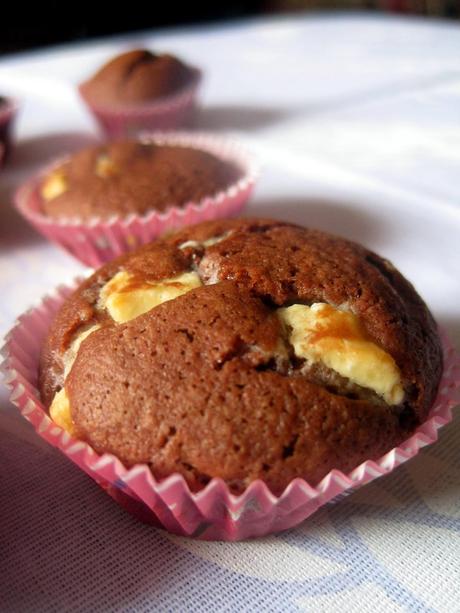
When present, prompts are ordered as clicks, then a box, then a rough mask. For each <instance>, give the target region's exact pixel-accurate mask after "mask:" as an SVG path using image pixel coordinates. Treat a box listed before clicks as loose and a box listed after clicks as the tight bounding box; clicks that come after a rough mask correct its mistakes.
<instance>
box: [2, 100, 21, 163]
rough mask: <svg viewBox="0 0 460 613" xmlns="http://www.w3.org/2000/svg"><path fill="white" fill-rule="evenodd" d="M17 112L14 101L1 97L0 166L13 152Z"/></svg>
mask: <svg viewBox="0 0 460 613" xmlns="http://www.w3.org/2000/svg"><path fill="white" fill-rule="evenodd" d="M17 110H18V107H17V103H16V102H15V101H14V100H12V99H11V98H5V97H3V96H0V166H2V164H3V163H4V162H5V161H6V160H7V159H8V156H9V154H10V152H11V147H12V130H13V124H14V120H15V117H16V113H17Z"/></svg>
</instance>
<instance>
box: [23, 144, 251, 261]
mask: <svg viewBox="0 0 460 613" xmlns="http://www.w3.org/2000/svg"><path fill="white" fill-rule="evenodd" d="M140 140H142V141H143V142H154V143H157V144H162V145H178V146H184V147H191V148H194V149H198V150H201V151H206V152H208V153H211V154H212V155H214V156H215V157H217V158H219V159H220V160H222V161H224V162H230V163H232V164H234V165H236V166H237V167H238V168H239V169H240V170H241V178H240V179H239V180H238V181H236V182H235V183H234V184H232V185H230V186H229V187H228V188H227V189H225V190H222V191H220V192H219V193H217V194H214V195H212V196H209V197H206V198H203V199H202V200H201V201H199V202H192V201H191V202H188V203H186V204H184V205H183V206H180V207H179V206H171V207H170V208H169V209H167V210H166V211H163V212H158V211H155V210H152V211H149V212H148V213H146V214H144V215H137V214H134V213H133V214H130V215H128V216H126V217H118V216H113V217H111V218H110V219H106V220H101V219H99V218H95V219H92V220H89V221H81V220H79V219H53V218H51V217H48V216H47V215H45V214H44V213H43V212H42V209H41V197H40V193H39V185H40V181H41V179H42V178H43V176H45V175H46V174H47V173H49V172H50V171H51V170H52V169H53V168H54V167H55V166H57V165H59V164H60V163H62V162H63V161H64V159H60V160H58V161H56V162H54V163H53V164H52V165H50V166H48V167H47V168H46V169H44V170H43V171H41V172H40V173H39V174H38V175H37V176H35V177H33V178H32V179H30V180H29V181H27V182H26V183H25V184H24V185H22V186H21V187H20V188H19V189H18V190H17V192H16V194H15V198H14V200H15V205H16V208H17V209H18V211H19V212H20V213H21V214H22V215H23V216H24V217H25V218H26V219H27V220H28V221H29V222H30V223H31V224H32V225H33V226H34V227H35V228H36V229H37V230H38V231H39V232H40V233H41V234H43V235H44V236H45V237H46V238H48V239H49V240H50V241H52V242H54V243H56V244H58V245H59V246H61V247H63V248H64V249H65V250H66V251H68V252H69V253H70V254H72V255H73V256H74V257H76V258H77V259H78V260H80V262H82V263H83V264H85V265H87V266H91V267H93V268H97V267H98V266H101V265H102V264H104V263H105V262H108V261H109V260H112V259H113V258H114V257H116V256H118V255H121V254H123V253H126V252H127V251H131V250H133V249H135V248H136V247H139V246H140V245H144V244H145V243H148V242H150V241H151V240H153V239H155V238H157V237H158V236H160V235H161V234H164V233H165V232H169V231H172V230H175V229H178V228H182V227H184V226H188V225H192V224H195V223H198V222H200V221H206V220H211V219H219V218H225V217H231V216H234V215H237V214H238V213H239V212H240V211H241V210H242V209H243V207H244V205H245V204H246V202H247V200H248V198H249V197H250V195H251V193H252V191H253V189H254V185H255V182H256V178H257V174H258V172H257V167H256V164H255V162H254V160H253V158H252V157H251V156H250V155H249V154H248V153H247V152H246V151H245V150H244V149H243V148H242V147H241V146H240V145H239V144H238V143H237V142H235V141H233V140H231V139H226V138H223V137H219V136H214V135H211V134H204V133H201V134H200V133H186V132H176V133H173V132H166V133H163V132H158V133H145V134H143V135H141V136H140Z"/></svg>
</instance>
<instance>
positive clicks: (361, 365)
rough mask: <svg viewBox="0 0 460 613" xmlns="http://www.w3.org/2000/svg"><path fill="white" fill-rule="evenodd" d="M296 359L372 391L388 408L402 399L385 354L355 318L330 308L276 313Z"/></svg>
mask: <svg viewBox="0 0 460 613" xmlns="http://www.w3.org/2000/svg"><path fill="white" fill-rule="evenodd" d="M278 316H279V317H280V319H281V320H282V322H283V323H284V324H285V325H286V326H288V327H289V329H290V333H289V340H290V342H291V344H292V346H293V347H294V352H295V354H296V355H297V356H298V357H301V358H304V359H305V360H306V361H307V362H308V363H310V364H313V363H315V362H322V363H323V364H324V365H325V366H327V367H328V368H330V369H332V370H334V371H335V372H337V373H339V374H340V375H342V377H347V378H348V379H349V380H350V381H352V382H353V383H355V384H357V385H360V386H361V387H365V388H368V389H371V390H373V391H374V392H375V393H376V394H378V395H379V396H381V397H382V398H383V399H384V400H385V402H387V403H388V404H390V405H393V404H399V403H400V402H402V400H403V397H404V391H403V388H402V385H401V374H400V372H399V368H398V367H397V365H396V363H395V361H394V360H393V358H392V357H391V355H389V354H388V353H387V352H386V351H384V350H383V349H381V348H380V347H379V346H378V345H376V344H375V343H373V342H372V341H370V340H369V339H368V337H367V336H366V334H365V332H364V330H363V329H362V327H361V325H360V322H359V319H358V317H356V315H353V314H352V313H348V312H345V311H341V310H338V309H335V308H334V307H332V306H330V305H329V304H325V303H316V304H312V306H311V307H308V306H305V305H302V304H294V305H293V306H290V307H287V308H282V309H279V310H278Z"/></svg>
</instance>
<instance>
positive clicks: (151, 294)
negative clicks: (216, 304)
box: [100, 271, 203, 323]
mask: <svg viewBox="0 0 460 613" xmlns="http://www.w3.org/2000/svg"><path fill="white" fill-rule="evenodd" d="M201 285H203V284H202V282H201V279H200V277H199V276H198V275H197V273H196V272H186V273H183V274H182V275H179V276H177V277H174V278H172V279H161V281H144V282H142V283H141V284H139V283H135V282H134V281H133V277H132V276H131V275H130V274H129V273H127V272H125V271H120V272H118V273H117V274H116V275H115V276H114V277H113V278H112V279H111V280H110V281H108V282H107V283H106V284H105V285H104V287H103V288H102V289H101V299H100V306H102V308H105V309H107V310H108V312H109V314H110V316H111V317H112V319H113V320H114V321H116V322H117V323H124V322H126V321H130V320H131V319H134V318H135V317H138V316H139V315H142V314H143V313H147V311H150V310H151V309H153V308H154V307H156V306H158V305H159V304H162V303H163V302H167V301H168V300H173V299H174V298H177V297H178V296H181V295H182V294H186V293H187V292H189V291H190V290H192V289H195V288H196V287H200V286H201Z"/></svg>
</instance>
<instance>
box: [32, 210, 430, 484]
mask: <svg viewBox="0 0 460 613" xmlns="http://www.w3.org/2000/svg"><path fill="white" fill-rule="evenodd" d="M441 370H442V356H441V346H440V341H439V337H438V334H437V330H436V326H435V323H434V321H433V318H432V316H431V315H430V313H429V311H428V309H427V307H426V305H425V304H424V303H423V301H422V300H421V298H420V297H419V296H418V295H417V293H416V291H415V290H414V288H413V287H412V286H411V285H410V283H409V282H408V281H406V280H405V279H404V278H403V277H402V276H401V274H400V273H399V272H398V271H397V270H396V269H395V268H394V267H393V266H392V265H391V264H390V262H388V261H387V260H384V259H382V258H380V257H379V256H378V255H376V254H374V253H372V252H370V251H368V250H366V249H365V248H363V247H361V246H360V245H357V244H355V243H351V242H349V241H346V240H344V239H341V238H338V237H335V236H331V235H328V234H325V233H323V232H319V231H314V230H309V229H306V228H302V227H298V226H294V225H291V224H287V223H283V222H276V221H267V220H244V219H241V220H234V221H229V220H227V221H216V222H210V223H204V224H200V225H197V226H195V227H192V228H186V229H183V230H181V231H180V232H178V233H176V234H174V235H171V236H169V237H168V238H164V239H162V240H159V241H157V242H155V243H152V244H149V245H146V246H145V247H143V248H142V249H140V250H138V251H136V252H133V253H131V254H129V255H127V256H124V257H123V258H120V259H118V260H116V261H114V262H112V263H110V264H108V265H106V266H104V267H103V268H101V269H100V270H98V271H97V272H96V273H95V274H94V275H93V276H92V277H90V278H89V279H88V280H86V281H85V282H84V283H83V284H82V285H81V286H80V288H79V289H78V290H77V291H76V292H75V293H74V294H73V295H71V296H70V297H69V298H68V299H67V301H66V303H65V304H64V306H63V308H62V309H61V311H60V312H59V314H58V316H57V318H56V320H55V322H54V324H53V325H52V327H51V330H50V332H49V336H48V339H47V341H46V343H45V345H44V347H43V351H42V357H41V366H40V376H39V380H40V389H41V395H42V399H43V401H44V403H45V404H46V405H47V406H49V407H50V414H51V416H52V418H53V419H54V420H55V421H56V423H58V424H59V425H60V426H62V427H63V428H64V429H66V430H67V431H69V432H70V433H71V434H73V436H74V437H77V438H79V439H81V440H84V441H87V442H88V443H89V444H90V445H91V446H92V447H93V448H94V449H95V450H96V451H97V452H98V453H104V452H110V453H113V454H115V455H116V456H117V457H118V458H119V459H120V460H121V461H122V462H123V463H124V464H125V465H126V466H132V465H134V464H138V463H145V464H147V465H148V466H149V467H150V469H151V471H152V473H153V475H154V476H155V477H156V478H158V479H161V478H164V477H167V476H169V475H171V474H173V473H180V474H181V475H183V477H184V478H185V480H186V481H187V483H188V484H189V486H190V488H191V489H192V490H194V491H197V490H200V489H202V488H203V487H204V486H205V485H206V484H207V483H208V482H209V481H210V480H211V479H213V478H214V477H219V478H222V479H223V480H224V481H225V482H226V483H227V485H228V486H229V487H230V488H231V490H232V491H233V492H235V493H240V492H242V491H243V490H244V489H245V488H246V487H247V486H248V485H249V484H250V483H251V482H253V481H254V480H256V479H262V480H263V481H264V482H265V483H266V484H267V485H268V486H269V487H270V489H271V490H272V491H273V492H274V493H280V492H282V491H283V490H284V488H285V487H286V486H287V485H288V484H289V483H290V482H291V481H292V479H294V478H296V477H302V478H304V479H306V480H307V481H308V482H309V483H311V484H316V483H318V482H319V481H320V480H321V479H322V478H323V477H324V476H325V475H326V474H327V473H328V472H329V471H330V470H331V469H334V468H336V469H340V470H342V471H344V472H348V471H350V470H351V469H353V468H354V467H356V466H357V465H359V464H360V463H361V462H363V461H365V460H367V459H377V458H379V457H380V456H381V455H382V454H384V453H385V452H387V451H389V450H390V449H391V448H393V447H394V446H396V445H398V444H399V443H400V442H402V441H403V440H404V439H405V438H407V437H408V436H409V434H410V433H411V432H412V431H413V430H414V428H415V427H416V426H417V425H418V424H420V423H421V422H422V421H424V420H425V418H426V416H427V414H428V411H429V409H430V407H431V406H432V403H433V400H434V398H435V394H436V391H437V387H438V384H439V380H440V375H441Z"/></svg>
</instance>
